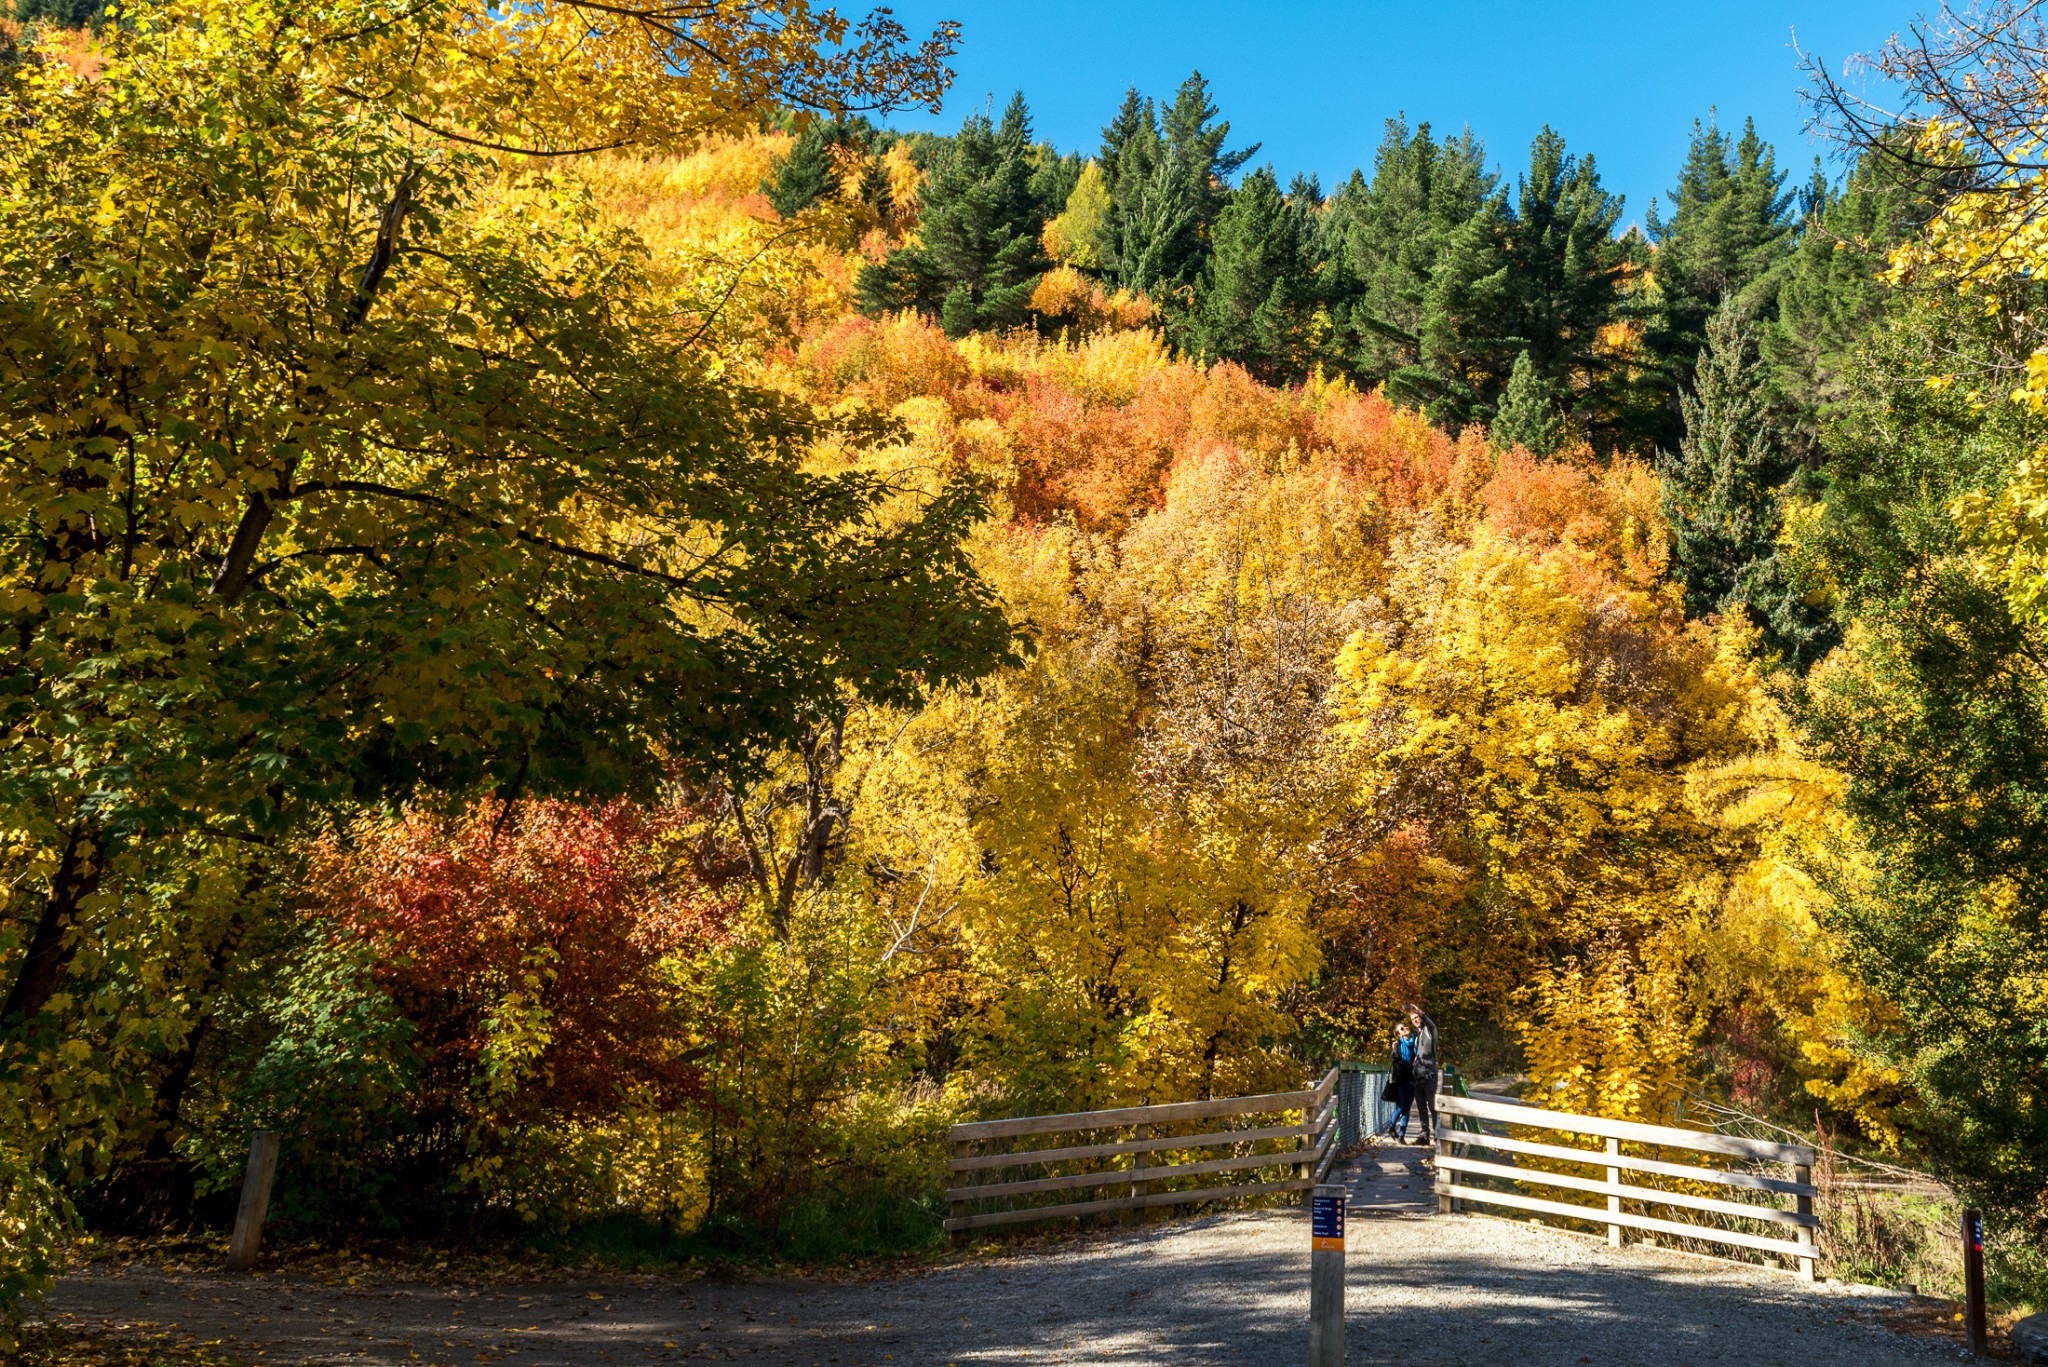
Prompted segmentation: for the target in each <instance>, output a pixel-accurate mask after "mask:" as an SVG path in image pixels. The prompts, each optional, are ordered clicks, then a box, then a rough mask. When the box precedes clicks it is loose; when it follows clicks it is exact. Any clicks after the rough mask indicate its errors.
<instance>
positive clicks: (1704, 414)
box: [1659, 301, 1837, 665]
mask: <svg viewBox="0 0 2048 1367" xmlns="http://www.w3.org/2000/svg"><path fill="white" fill-rule="evenodd" d="M1706 339H1707V347H1706V350H1705V351H1704V352H1702V353H1701V355H1700V360H1699V365H1698V368H1697V372H1696V375H1695V379H1694V388H1693V390H1692V392H1690V393H1687V394H1684V395H1682V396H1681V403H1682V405H1683V409H1684V417H1685V438H1684V440H1683V441H1682V442H1681V443H1680V445H1679V450H1678V454H1677V455H1676V456H1667V457H1665V458H1664V459H1662V460H1661V461H1660V462H1659V464H1660V469H1659V475H1660V476H1661V480H1662V483H1663V503H1664V517H1665V520H1666V521H1667V522H1668V523H1669V524H1670V527H1671V543H1672V558H1673V561H1674V566H1673V568H1674V570H1675V571H1676V573H1677V575H1678V577H1679V578H1680V579H1681V580H1682V581H1683V582H1684V584H1685V604H1686V610H1687V612H1689V613H1691V614H1693V615H1695V616H1700V615H1705V614H1707V613H1717V612H1718V613H1727V612H1734V611H1743V612H1745V613H1747V614H1748V616H1749V617H1750V619H1751V620H1752V621H1753V622H1755V623H1756V624H1757V625H1758V626H1759V627H1761V628H1762V629H1763V632H1764V638H1765V641H1766V643H1767V645H1768V646H1769V647H1770V648H1772V649H1773V650H1775V651H1777V652H1779V653H1780V654H1781V655H1783V656H1784V657H1785V658H1787V659H1788V660H1790V661H1792V662H1794V663H1797V664H1800V665H1804V664H1808V663H1811V662H1812V661H1813V660H1814V659H1816V658H1818V657H1819V656H1820V655H1821V654H1822V653H1824V652H1825V651H1826V649H1827V648H1828V647H1829V646H1830V645H1832V644H1833V642H1834V641H1835V639H1837V636H1836V633H1835V630H1834V627H1833V625H1832V623H1831V622H1830V621H1829V620H1828V618H1827V615H1826V613H1825V612H1824V611H1822V610H1821V609H1819V608H1817V607H1815V606H1814V605H1812V604H1811V603H1809V602H1808V601H1807V595H1806V593H1805V591H1804V589H1803V587H1802V585H1801V583H1800V577H1799V575H1798V574H1797V573H1796V572H1795V570H1794V567H1793V566H1792V565H1791V564H1790V563H1789V561H1788V560H1787V559H1786V558H1785V555H1784V552H1783V550H1782V549H1781V548H1780V546H1779V544H1778V532H1779V528H1780V526H1781V524H1782V522H1783V508H1782V500H1783V490H1784V486H1785V484H1786V481H1787V479H1788V477H1789V476H1790V475H1791V473H1792V471H1793V468H1794V466H1793V462H1792V460H1791V459H1790V457H1789V454H1788V452H1787V450H1786V443H1785V437H1784V433H1783V430H1782V427H1781V425H1780V422H1779V419H1778V415H1777V414H1776V413H1775V412H1774V410H1773V405H1772V399H1771V386H1770V375H1769V371H1768V369H1767V368H1766V366H1765V365H1764V363H1763V361H1762V358H1761V357H1760V355H1759V354H1758V332H1757V328H1756V326H1755V324H1754V323H1753V322H1751V321H1750V320H1749V319H1747V318H1746V317H1744V315H1743V313H1742V311H1741V309H1740V308H1739V306H1738V305H1737V304H1736V303H1735V302H1734V301H1731V302H1729V303H1728V304H1725V305H1723V306H1722V307H1721V308H1720V309H1719V310H1718V311H1716V312H1715V314H1714V316H1713V317H1712V318H1710V319H1709V320H1708V321H1707V326H1706Z"/></svg>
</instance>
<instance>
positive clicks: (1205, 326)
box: [1182, 167, 1315, 384]
mask: <svg viewBox="0 0 2048 1367" xmlns="http://www.w3.org/2000/svg"><path fill="white" fill-rule="evenodd" d="M1309 190H1310V187H1307V186H1303V187H1302V193H1303V194H1304V195H1306V194H1307V193H1309ZM1303 227H1304V211H1303V209H1302V208H1301V207H1300V206H1299V204H1298V203H1291V202H1290V201H1289V199H1288V198H1287V197H1286V196H1283V195H1282V194H1281V193H1280V184H1279V181H1278V179H1277V178H1276V177H1275V176H1274V174H1273V171H1272V168H1271V167H1261V168H1260V169H1258V170H1256V171H1254V172H1252V173H1251V174H1250V175H1248V176H1246V177H1245V178H1244V184H1242V185H1240V186H1239V187H1238V188H1237V191H1236V193H1234V194H1233V195H1231V197H1230V202H1229V203H1228V204H1227V205H1226V206H1225V207H1224V209H1223V211H1222V213H1220V214H1218V215H1217V217H1216V226H1215V231H1214V233H1213V234H1212V237H1211V246H1210V252H1209V260H1208V264H1207V265H1206V266H1205V267H1204V268H1203V271H1202V278H1201V288H1200V290H1199V291H1198V292H1197V299H1198V303H1197V305H1196V307H1195V310H1194V311H1193V312H1192V313H1190V314H1189V315H1188V316H1187V319H1186V322H1185V324H1184V326H1183V328H1182V333H1183V340H1184V342H1185V344H1186V345H1187V349H1188V350H1190V351H1192V352H1194V353H1195V354H1197V355H1200V356H1206V357H1213V358H1219V359H1226V360H1233V361H1237V362H1239V363H1241V364H1242V365H1243V366H1244V367H1245V368H1246V369H1247V370H1249V371H1251V373H1252V374H1253V375H1256V376H1257V377H1258V378H1260V379H1262V380H1264V381H1266V382H1267V383H1270V384H1277V383H1281V382H1284V381H1288V380H1295V379H1299V378H1301V376H1302V374H1303V373H1304V372H1305V371H1306V369H1307V364H1308V346H1309V340H1310V336H1311V329H1312V327H1313V324H1314V316H1315V298H1314V294H1313V290H1312V284H1311V279H1310V266H1309V260H1308V254H1307V249H1306V243H1305V241H1304V240H1303Z"/></svg>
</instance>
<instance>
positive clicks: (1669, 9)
mask: <svg viewBox="0 0 2048 1367" xmlns="http://www.w3.org/2000/svg"><path fill="white" fill-rule="evenodd" d="M844 8H845V9H847V10H848V11H853V10H855V9H857V8H859V7H858V6H854V5H846V6H844ZM894 8H895V10H896V13H897V17H898V18H899V19H901V20H902V21H903V22H904V23H905V24H906V25H907V26H908V27H910V28H911V30H912V32H913V33H915V32H917V31H919V29H920V26H922V27H923V28H929V27H930V25H931V24H932V23H934V22H936V21H937V20H940V19H947V18H950V19H957V20H959V21H960V22H961V24H962V26H963V28H964V33H963V36H962V40H961V50H960V55H959V57H958V58H957V60H956V61H955V62H954V67H955V69H956V70H957V71H958V72H959V77H958V79H957V80H956V81H955V82H954V85H953V92H952V94H951V96H950V97H949V98H948V100H947V104H946V109H945V112H944V113H943V114H942V115H941V116H939V117H937V118H933V117H931V116H929V115H927V114H925V113H923V112H922V111H908V112H903V113H899V114H897V115H895V116H893V117H892V118H891V119H890V122H891V123H892V124H894V125H895V126H897V127H899V128H932V129H937V130H940V131H951V130H952V129H954V128H956V127H958V126H959V122H960V118H961V115H962V114H964V113H966V112H967V111H968V110H970V109H972V108H976V107H979V106H981V105H982V104H983V102H984V101H985V100H987V99H989V98H990V97H991V96H993V99H994V103H995V107H996V108H997V110H1000V109H1001V107H1002V105H1003V104H1004V102H1005V101H1007V100H1008V98H1009V96H1010V92H1011V91H1013V90H1018V89H1022V90H1023V91H1024V93H1025V96H1026V98H1027V99H1029V100H1030V102H1031V109H1032V114H1033V116H1034V119H1035V122H1036V125H1037V130H1038V134H1039V136H1040V137H1042V138H1046V139H1048V140H1050V141H1051V142H1053V143H1055V144H1056V145H1058V146H1059V147H1060V148H1061V149H1062V150H1082V151H1093V150H1094V148H1095V147H1096V146H1097V144H1098V143H1099V141H1100V130H1101V127H1102V125H1103V124H1104V123H1106V122H1107V121H1108V120H1109V117H1110V115H1111V113H1113V112H1114V110H1115V108H1116V105H1117V102H1118V100H1120V99H1121V98H1122V95H1123V91H1124V89H1125V88H1126V87H1127V86H1130V85H1136V86H1138V87H1139V89H1141V90H1143V91H1144V92H1145V93H1147V94H1159V95H1170V94H1171V93H1172V91H1173V89H1174V87H1175V86H1177V85H1179V84H1180V82H1181V80H1182V79H1183V78H1184V77H1185V76H1186V75H1187V73H1188V72H1189V70H1191V69H1194V68H1199V69H1200V70H1201V71H1202V73H1203V74H1204V75H1205V76H1207V77H1208V78H1209V80H1210V83H1211V85H1212V86H1213V87H1214V89H1215V92H1216V97H1217V103H1218V104H1219V105H1220V106H1221V107H1222V111H1223V115H1224V117H1226V118H1228V119H1229V120H1230V121H1231V132H1232V135H1233V145H1236V146H1242V145H1244V144H1245V143H1246V142H1249V141H1253V140H1256V141H1259V142H1261V143H1263V144H1264V147H1263V148H1262V149H1261V151H1260V153H1259V156H1258V159H1257V160H1258V161H1261V162H1263V161H1267V160H1270V161H1271V162H1272V163H1273V165H1274V167H1275V169H1277V170H1278V171H1279V172H1280V174H1281V179H1282V180H1283V181H1285V180H1286V179H1287V178H1288V177H1289V176H1290V175H1292V174H1293V173H1294V172H1296V171H1312V172H1314V173H1316V174H1317V175H1319V176H1321V177H1322V180H1323V185H1324V188H1325V189H1330V188H1334V186H1335V185H1336V184H1337V183H1338V182H1340V181H1341V180H1342V179H1343V177H1344V176H1346V175H1348V174H1349V173H1350V171H1351V168H1352V167H1354V166H1367V167H1368V169H1369V164H1370V161H1371V158H1372V153H1373V149H1374V148H1375V147H1377V146H1378V144H1379V140H1380V133H1381V129H1382V125H1383V123H1384V121H1385V119H1386V118H1387V117H1389V116H1390V115H1393V114H1396V113H1400V112H1403V111H1405V112H1406V113H1407V115H1408V117H1409V119H1410V121H1411V122H1419V121H1421V120H1425V119H1426V120H1428V121H1429V122H1430V123H1431V124H1433V125H1434V126H1435V127H1436V128H1438V129H1439V130H1455V129H1458V128H1460V127H1463V126H1465V125H1467V124H1469V125H1470V126H1471V128H1472V130H1473V132H1475V133H1476V134H1478V135H1479V137H1480V138H1481V139H1482V140H1483V141H1484V142H1485V144H1486V149H1487V155H1488V159H1489V160H1490V161H1492V162H1494V163H1495V164H1496V166H1499V167H1503V168H1505V169H1506V170H1507V171H1508V173H1509V179H1510V183H1512V179H1513V173H1514V172H1515V171H1516V170H1518V169H1519V168H1520V167H1521V166H1523V165H1524V164H1526V161H1527V156H1528V147H1529V140H1530V139H1531V138H1532V137H1533V136H1534V135H1535V133H1536V131H1537V130H1538V129H1539V128H1541V127H1542V126H1543V124H1544V123H1545V122H1546V121H1547V122H1549V123H1550V124H1552V125H1553V126H1555V127H1556V128H1557V129H1558V130H1559V131H1560V132H1562V133H1563V134H1564V135H1565V138H1566V142H1567V145H1568V146H1570V147H1571V148H1572V149H1573V150H1576V151H1582V152H1592V153H1593V154H1594V155H1595V156H1596V157H1597V158H1598V160H1599V166H1600V172H1601V179H1602V181H1603V183H1605V184H1606V185H1607V187H1608V188H1609V189H1611V190H1616V191H1619V192H1621V193H1623V194H1625V195H1627V197H1628V203H1627V207H1626V210H1625V217H1624V222H1640V221H1641V220H1642V217H1643V214H1644V212H1645V210H1646V209H1647V208H1648V207H1649V200H1650V196H1651V195H1653V194H1654V195H1658V196H1660V197H1661V196H1663V195H1665V194H1666V193H1667V192H1668V191H1669V189H1670V186H1671V184H1672V181H1673V180H1674V179H1675V177H1676V174H1677V170H1678V165H1679V161H1680V158H1681V157H1682V156H1683V155H1684V152H1685V145H1686V139H1687V136H1688V134H1689V132H1690V130H1691V127H1692V121H1693V119H1694V118H1705V117H1706V115H1707V113H1708V111H1709V109H1712V108H1718V109H1719V111H1720V118H1721V122H1722V124H1723V125H1724V126H1730V125H1732V126H1734V127H1736V128H1740V127H1741V124H1742V120H1743V119H1744V117H1746V116H1751V115H1753V116H1754V117H1755V118H1756V121H1757V127H1758V129H1759V130H1760V131H1761V132H1762V133H1763V134H1764V136H1766V137H1767V138H1769V139H1770V140H1771V141H1772V142H1773V143H1774V144H1775V145H1776V146H1777V148H1778V151H1779V165H1780V166H1787V165H1789V166H1790V167H1791V168H1792V169H1793V179H1794V180H1795V181H1798V180H1803V179H1804V178H1805V175H1806V172H1807V170H1808V168H1809V167H1810V166H1811V164H1812V161H1813V158H1814V155H1815V154H1816V153H1825V152H1826V151H1827V150H1828V149H1827V148H1826V147H1825V146H1824V145H1822V144H1820V143H1817V142H1815V141H1814V140H1813V139H1812V138H1811V137H1810V135H1809V134H1808V133H1807V131H1806V128H1805V122H1806V110H1805V109H1804V107H1803V106H1802V105H1801V103H1800V100H1799V88H1800V84H1801V80H1800V75H1799V70H1798V56H1797V54H1796V53H1795V52H1794V51H1793V48H1792V43H1793V36H1794V31H1795V30H1796V31H1797V36H1798V43H1799V46H1800V48H1802V49H1803V50H1805V51H1807V52H1809V53H1812V54H1814V55H1817V56H1819V57H1822V58H1824V59H1825V60H1826V61H1827V63H1828V65H1829V66H1830V68H1839V66H1840V63H1841V61H1842V59H1843V58H1844V57H1846V56H1848V55H1849V54H1851V53H1855V52H1864V51H1870V50H1873V49H1875V48H1877V47H1878V46H1879V45H1880V44H1882V43H1883V41H1884V40H1885V38H1886V37H1887V36H1889V35H1890V34H1891V33H1892V32H1894V31H1895V30H1898V29H1902V28H1904V27H1905V26H1906V25H1908V24H1910V23H1911V22H1912V21H1913V19H1914V18H1915V17H1916V16H1917V15H1919V14H1920V13H1923V12H1925V11H1926V10H1928V9H1929V8H1931V6H1930V5H1929V4H1927V3H1902V2H1901V0H1778V3H1763V2H1762V0H1680V3H1676V4H1673V3H1663V4H1655V3H1652V4H1642V3H1630V4H1618V3H1611V2H1610V0H1579V3H1536V2H1535V0H1523V2H1522V3H1515V2H1514V0H1469V2H1468V3H1439V4H1435V5H1428V4H1394V3H1386V0H1352V2H1351V3H1348V4H1340V3H1305V2H1298V3H1284V4H1263V5H1262V4H1255V3H1254V4H1247V3H1242V2H1240V3H1237V4H1219V3H1212V2H1211V0H1180V2H1179V3H1174V4H1167V3H1142V4H1115V3H1105V2H1103V0H1097V2H1096V3H1083V2H1081V0H1038V3H1034V4H1028V5H1026V4H1017V3H994V2H993V0H941V2H940V3H931V2H930V0H896V3H895V5H894ZM1830 168H1831V170H1833V169H1835V168H1834V167H1833V164H1832V162H1831V163H1830Z"/></svg>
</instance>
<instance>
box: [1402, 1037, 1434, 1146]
mask: <svg viewBox="0 0 2048 1367" xmlns="http://www.w3.org/2000/svg"><path fill="white" fill-rule="evenodd" d="M1408 1023H1409V1024H1410V1025H1412V1026H1414V1027H1415V1109H1416V1111H1417V1113H1418V1114H1419V1115H1420V1116H1421V1119H1422V1140H1421V1142H1422V1143H1424V1144H1433V1143H1435V1142H1436V1087H1437V1067H1438V1065H1437V1056H1436V1022H1435V1021H1433V1020H1431V1019H1430V1018H1429V1017H1427V1016H1425V1015H1423V1014H1422V1008H1421V1007H1420V1006H1417V1005H1416V1004H1415V1003H1414V1002H1409V1003H1408Z"/></svg>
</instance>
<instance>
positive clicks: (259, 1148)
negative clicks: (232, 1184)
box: [228, 1130, 282, 1272]
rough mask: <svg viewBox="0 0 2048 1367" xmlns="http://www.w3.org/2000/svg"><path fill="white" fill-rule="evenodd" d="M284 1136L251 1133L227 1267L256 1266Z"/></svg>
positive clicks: (243, 1270) (259, 1131) (269, 1133)
mask: <svg viewBox="0 0 2048 1367" xmlns="http://www.w3.org/2000/svg"><path fill="white" fill-rule="evenodd" d="M281 1139H282V1136H281V1135H279V1134H278V1133H277V1131H275V1130H258V1131H256V1132H255V1133H254V1134H252V1135H250V1136H249V1167H248V1169H247V1170H246V1171H245V1172H243V1174H242V1200H241V1204H240V1205H238V1206H236V1207H235V1235H234V1238H233V1239H231V1240H230V1241H229V1242H228V1267H229V1268H230V1269H231V1270H233V1271H236V1272H247V1271H248V1270H249V1269H250V1268H252V1267H254V1266H255V1265H256V1250H257V1248H258V1247H260V1246H261V1245H262V1243H263V1217H264V1216H265V1215H267V1214H269V1213H270V1184H271V1181H272V1180H273V1179H274V1178H275V1177H276V1176H277V1151H278V1145H279V1142H280V1140H281Z"/></svg>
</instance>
